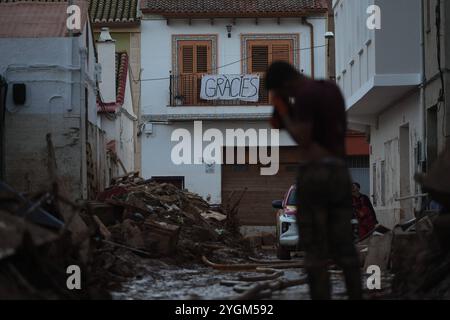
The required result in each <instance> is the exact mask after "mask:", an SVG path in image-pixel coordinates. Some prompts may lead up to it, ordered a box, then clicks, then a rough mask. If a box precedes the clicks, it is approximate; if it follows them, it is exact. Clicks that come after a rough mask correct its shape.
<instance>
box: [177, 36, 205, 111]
mask: <svg viewBox="0 0 450 320" xmlns="http://www.w3.org/2000/svg"><path fill="white" fill-rule="evenodd" d="M178 61H179V65H178V66H179V74H178V80H177V82H178V88H179V93H180V95H181V96H182V97H183V102H184V104H185V105H195V104H198V103H199V102H201V99H200V90H201V79H202V75H203V74H206V73H210V72H211V61H212V56H211V41H206V40H205V41H202V40H199V41H197V40H186V41H181V42H180V43H179V57H178Z"/></svg>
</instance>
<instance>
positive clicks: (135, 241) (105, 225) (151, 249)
mask: <svg viewBox="0 0 450 320" xmlns="http://www.w3.org/2000/svg"><path fill="white" fill-rule="evenodd" d="M98 199H99V200H97V201H93V202H90V203H89V205H88V208H89V210H88V215H87V216H86V217H85V218H86V219H87V220H88V221H89V220H90V222H88V224H89V225H91V226H94V227H95V228H96V230H95V231H96V232H97V234H98V235H99V236H100V238H101V241H103V242H104V243H105V244H108V245H111V246H114V245H116V247H121V248H129V250H131V251H133V252H135V253H138V254H141V255H145V256H147V257H152V258H158V257H168V256H174V257H176V258H177V259H184V260H200V259H201V256H202V254H203V253H204V252H205V250H208V248H212V247H214V246H216V247H218V246H219V247H220V246H232V247H236V248H239V247H240V246H241V245H242V241H241V240H242V239H241V237H240V235H239V234H238V233H237V232H236V230H235V224H232V223H229V220H230V219H232V218H233V217H234V213H235V211H236V208H237V206H238V204H236V203H235V204H233V205H232V206H231V209H232V210H231V211H230V212H231V215H232V216H231V215H230V214H228V212H227V211H226V210H224V209H222V208H212V207H211V206H210V205H209V203H208V202H206V201H205V200H203V198H202V197H200V196H199V195H196V194H194V193H191V192H189V191H187V190H181V189H178V188H177V187H175V186H174V185H172V184H169V183H157V182H152V181H144V180H139V179H137V178H136V177H135V176H131V177H130V178H129V179H126V180H124V179H120V180H118V184H117V185H115V186H113V187H111V188H109V189H108V190H106V191H105V192H103V193H102V194H100V195H99V197H98Z"/></svg>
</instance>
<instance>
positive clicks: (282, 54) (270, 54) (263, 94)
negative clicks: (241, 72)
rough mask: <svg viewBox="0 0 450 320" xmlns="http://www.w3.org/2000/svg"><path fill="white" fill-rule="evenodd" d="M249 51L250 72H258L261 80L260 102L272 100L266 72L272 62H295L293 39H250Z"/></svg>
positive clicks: (265, 102)
mask: <svg viewBox="0 0 450 320" xmlns="http://www.w3.org/2000/svg"><path fill="white" fill-rule="evenodd" d="M247 51H248V52H249V55H250V58H249V60H248V64H247V65H248V67H247V72H248V73H258V74H259V75H260V81H259V101H258V102H259V103H263V104H267V103H269V102H270V99H269V95H268V92H267V90H266V89H265V83H264V74H265V72H266V71H267V68H268V67H269V65H270V64H271V63H272V62H275V61H286V62H289V63H293V60H294V59H293V58H294V53H293V50H292V41H291V40H250V41H249V42H248V47H247Z"/></svg>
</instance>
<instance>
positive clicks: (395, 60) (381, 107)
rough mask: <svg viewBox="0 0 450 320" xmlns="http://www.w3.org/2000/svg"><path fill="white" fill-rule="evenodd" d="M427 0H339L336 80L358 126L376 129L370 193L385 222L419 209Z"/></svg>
mask: <svg viewBox="0 0 450 320" xmlns="http://www.w3.org/2000/svg"><path fill="white" fill-rule="evenodd" d="M421 2H422V1H420V0H395V1H391V0H334V1H333V11H334V19H335V30H336V38H335V43H336V80H337V83H338V84H339V86H340V87H341V89H342V91H343V92H344V95H345V99H346V103H347V108H348V118H349V121H350V123H351V127H353V128H357V129H359V130H361V131H365V132H367V134H368V136H369V137H370V168H371V169H370V172H371V173H370V180H371V187H370V195H371V199H372V201H373V204H374V207H375V209H376V211H377V215H378V219H379V221H380V223H382V224H384V225H386V226H388V227H392V226H394V225H395V224H396V223H398V222H400V221H401V220H405V219H408V218H411V217H413V216H414V210H415V209H416V208H418V207H419V206H420V198H414V196H415V195H418V194H419V193H420V189H419V186H418V184H416V183H415V181H414V174H415V173H416V172H420V171H421V170H422V166H423V158H424V150H425V149H424V140H425V139H424V116H423V110H422V94H421V90H420V85H421V83H422V78H423V62H422V58H423V56H422V45H421V43H422V28H421V19H422V7H421Z"/></svg>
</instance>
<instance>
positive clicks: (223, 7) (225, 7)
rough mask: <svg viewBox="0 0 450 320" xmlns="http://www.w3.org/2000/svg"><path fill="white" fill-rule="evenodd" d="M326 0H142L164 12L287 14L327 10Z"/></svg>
mask: <svg viewBox="0 0 450 320" xmlns="http://www.w3.org/2000/svg"><path fill="white" fill-rule="evenodd" d="M327 8H328V5H327V2H326V0H227V1H226V4H225V3H224V1H223V0H142V1H141V10H142V11H143V12H144V13H153V14H161V15H163V16H171V15H187V16H253V15H254V16H272V17H276V16H280V15H282V16H285V15H306V14H314V13H316V14H318V13H323V12H326V10H327Z"/></svg>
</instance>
